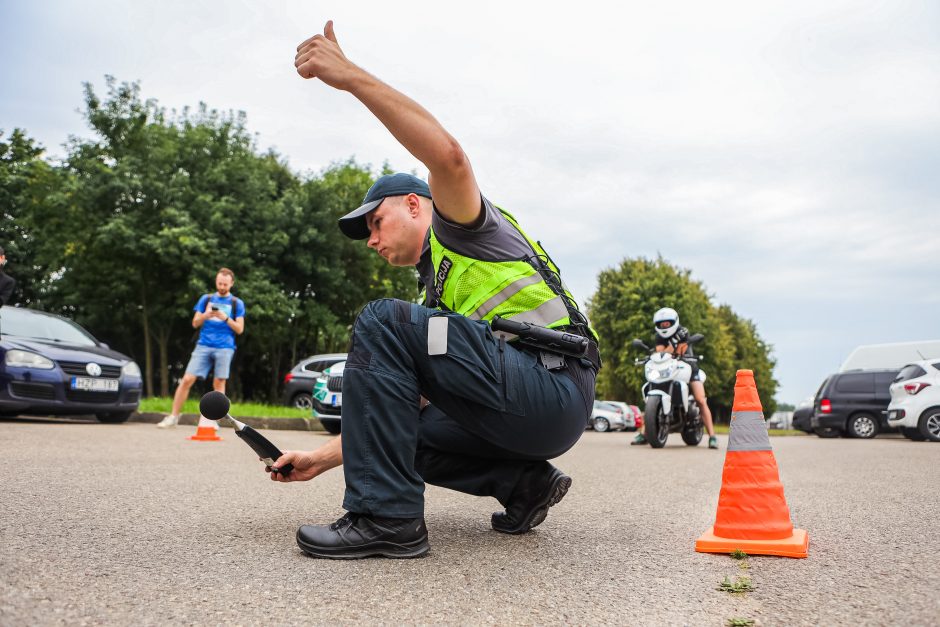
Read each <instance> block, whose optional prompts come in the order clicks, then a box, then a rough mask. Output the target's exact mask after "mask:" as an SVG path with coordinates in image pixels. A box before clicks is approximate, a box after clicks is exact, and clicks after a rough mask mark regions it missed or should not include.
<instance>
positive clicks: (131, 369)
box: [121, 361, 140, 379]
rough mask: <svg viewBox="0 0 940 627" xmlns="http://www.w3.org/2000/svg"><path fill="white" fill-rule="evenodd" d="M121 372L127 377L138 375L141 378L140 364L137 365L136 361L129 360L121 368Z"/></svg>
mask: <svg viewBox="0 0 940 627" xmlns="http://www.w3.org/2000/svg"><path fill="white" fill-rule="evenodd" d="M121 374H123V375H124V376H125V377H137V378H138V379H139V378H140V366H138V365H137V362H136V361H129V362H127V363H126V364H124V366H123V367H122V368H121Z"/></svg>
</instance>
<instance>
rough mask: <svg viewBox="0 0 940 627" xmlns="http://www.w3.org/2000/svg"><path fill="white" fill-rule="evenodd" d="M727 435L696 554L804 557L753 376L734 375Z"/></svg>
mask: <svg viewBox="0 0 940 627" xmlns="http://www.w3.org/2000/svg"><path fill="white" fill-rule="evenodd" d="M731 411H732V414H731V434H730V436H729V438H728V452H727V453H726V454H725V467H724V471H722V473H721V492H720V493H719V494H718V513H717V514H716V515H715V525H714V526H713V527H712V528H711V529H709V530H708V531H706V532H705V533H703V534H702V537H700V538H699V539H698V540H696V541H695V550H696V551H698V552H700V553H731V552H733V551H735V550H737V549H740V550H741V551H744V552H745V553H748V554H751V555H778V556H780V557H806V556H807V554H808V550H809V536H808V535H807V533H806V530H804V529H794V528H793V523H792V522H790V509H789V508H788V507H787V500H786V498H784V496H783V484H782V483H780V473H779V472H778V471H777V460H776V459H774V452H773V450H772V449H771V447H770V436H769V435H768V434H767V423H765V422H764V414H763V408H762V407H761V404H760V398H759V397H758V396H757V386H756V385H755V384H754V373H753V372H752V371H750V370H738V376H737V380H736V381H735V384H734V406H733V408H732V410H731Z"/></svg>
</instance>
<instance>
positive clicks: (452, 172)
mask: <svg viewBox="0 0 940 627" xmlns="http://www.w3.org/2000/svg"><path fill="white" fill-rule="evenodd" d="M294 66H295V67H296V68H297V73H298V74H300V75H301V76H302V77H304V78H318V79H320V80H321V81H323V82H324V83H326V84H327V85H329V86H330V87H333V88H334V89H341V90H343V91H348V92H349V93H351V94H352V95H353V96H355V97H356V98H357V99H359V101H360V102H362V104H364V105H365V106H366V107H367V108H368V109H369V111H371V112H372V113H373V115H375V117H376V118H378V119H379V121H380V122H381V123H382V124H384V125H385V128H387V129H388V130H389V132H390V133H391V134H392V135H393V136H394V137H395V139H397V140H398V142H399V143H400V144H401V145H402V146H404V147H405V148H406V149H407V150H408V152H410V153H411V154H412V155H414V156H415V158H417V159H418V160H419V161H421V163H423V164H424V165H425V166H427V168H428V170H429V171H430V177H429V179H428V184H429V185H430V187H431V195H432V197H433V199H434V204H435V206H436V207H437V209H438V211H439V212H440V213H441V214H442V215H443V216H444V217H445V218H447V219H448V220H449V221H451V222H456V223H458V224H463V225H472V224H474V223H476V222H477V220H478V219H479V217H480V213H481V211H482V205H481V200H480V189H479V187H478V186H477V182H476V177H474V175H473V169H472V168H471V167H470V160H469V159H468V158H467V155H466V154H465V153H464V151H463V148H461V147H460V144H458V143H457V140H456V139H454V138H453V137H452V136H451V134H450V133H448V132H447V131H446V130H445V129H444V127H443V126H441V124H440V122H438V121H437V120H436V119H435V118H434V116H432V115H431V114H430V113H429V112H428V111H427V110H426V109H425V108H424V107H422V106H421V105H419V104H418V103H417V102H415V101H414V100H412V99H411V98H409V97H408V96H406V95H404V94H403V93H401V92H399V91H397V90H395V89H393V88H392V87H390V86H389V85H386V84H385V83H383V82H382V81H380V80H379V79H378V78H376V77H375V76H372V75H371V74H369V73H368V72H366V71H365V70H363V69H362V68H360V67H359V66H357V65H356V64H354V63H353V62H351V61H350V60H349V59H347V58H346V55H345V54H343V51H342V49H341V48H340V47H339V43H337V41H336V35H335V34H334V32H333V22H332V20H331V21H329V22H327V23H326V26H325V27H324V29H323V34H322V35H314V36H313V37H311V38H310V39H308V40H306V41H304V42H303V43H302V44H300V45H299V46H298V47H297V56H296V57H295V59H294Z"/></svg>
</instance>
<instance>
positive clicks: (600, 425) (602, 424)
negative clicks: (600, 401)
mask: <svg viewBox="0 0 940 627" xmlns="http://www.w3.org/2000/svg"><path fill="white" fill-rule="evenodd" d="M609 429H610V422H608V420H607V419H606V418H595V419H594V430H595V431H599V432H601V433H603V432H604V431H607V430H609Z"/></svg>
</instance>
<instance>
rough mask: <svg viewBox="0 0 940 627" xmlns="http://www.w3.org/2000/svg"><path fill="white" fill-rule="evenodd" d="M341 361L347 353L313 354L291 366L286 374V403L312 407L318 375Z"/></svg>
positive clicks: (299, 406)
mask: <svg viewBox="0 0 940 627" xmlns="http://www.w3.org/2000/svg"><path fill="white" fill-rule="evenodd" d="M341 361H346V353H331V354H329V355H313V356H311V357H307V358H306V359H303V360H302V361H301V362H300V363H298V364H297V365H296V366H294V367H293V368H291V370H290V372H288V373H287V374H286V375H284V394H283V396H282V399H283V402H284V404H285V405H291V406H293V407H296V408H297V409H312V408H313V384H314V383H316V382H317V377H319V376H320V373H321V372H323V371H324V370H326V369H327V368H329V367H330V366H332V365H333V364H335V363H338V362H341Z"/></svg>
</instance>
